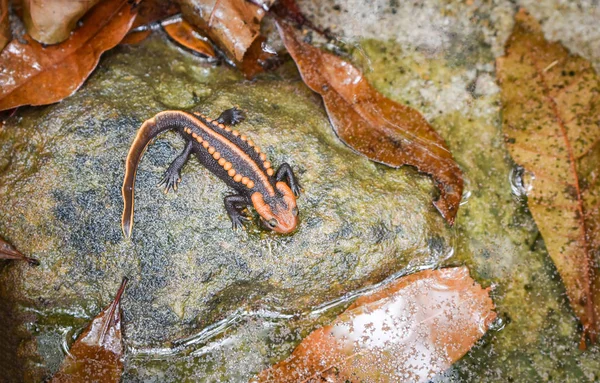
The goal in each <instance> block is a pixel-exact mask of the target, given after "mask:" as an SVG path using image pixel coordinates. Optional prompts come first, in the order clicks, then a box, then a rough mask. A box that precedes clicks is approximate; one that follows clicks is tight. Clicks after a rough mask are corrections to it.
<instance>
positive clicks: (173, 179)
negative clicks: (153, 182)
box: [158, 141, 193, 193]
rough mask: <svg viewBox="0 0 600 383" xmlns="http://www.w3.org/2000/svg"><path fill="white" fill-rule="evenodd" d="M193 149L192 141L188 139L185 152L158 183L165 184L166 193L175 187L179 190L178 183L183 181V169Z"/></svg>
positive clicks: (172, 163) (174, 161)
mask: <svg viewBox="0 0 600 383" xmlns="http://www.w3.org/2000/svg"><path fill="white" fill-rule="evenodd" d="M192 149H193V144H192V141H188V142H187V144H186V145H185V149H183V152H181V154H180V155H178V156H177V158H175V159H174V160H173V162H171V165H169V167H168V168H167V171H166V172H165V175H164V176H163V178H162V179H161V180H160V182H159V183H158V186H162V185H164V186H165V193H168V192H169V189H173V191H176V190H177V185H178V184H179V183H180V182H181V169H182V168H183V166H184V165H185V163H186V162H187V160H188V159H189V158H190V154H191V152H192Z"/></svg>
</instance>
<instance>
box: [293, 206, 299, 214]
mask: <svg viewBox="0 0 600 383" xmlns="http://www.w3.org/2000/svg"><path fill="white" fill-rule="evenodd" d="M292 214H293V215H294V216H296V215H298V208H297V207H294V208H293V209H292Z"/></svg>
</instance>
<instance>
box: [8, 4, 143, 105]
mask: <svg viewBox="0 0 600 383" xmlns="http://www.w3.org/2000/svg"><path fill="white" fill-rule="evenodd" d="M134 17H135V11H134V10H132V9H131V6H130V5H129V3H128V1H127V0H106V1H102V2H100V3H99V4H98V5H96V6H95V7H94V8H93V9H92V10H91V11H90V12H88V14H87V15H86V16H85V17H84V18H83V20H82V23H83V25H82V26H81V27H79V28H78V29H77V30H76V31H75V32H73V34H71V36H70V37H69V39H68V40H66V41H65V42H63V43H61V44H58V45H53V46H50V47H46V48H44V47H43V46H42V45H41V44H39V43H38V42H36V41H34V40H32V39H31V38H29V37H28V36H25V37H24V39H25V41H24V42H25V43H21V42H20V41H19V40H17V39H14V40H12V41H11V42H10V43H9V45H8V46H7V47H6V49H4V50H3V51H2V53H0V110H6V109H10V108H14V107H17V106H21V105H45V104H51V103H53V102H57V101H60V100H62V99H63V98H65V97H67V96H69V95H71V94H72V93H73V92H75V91H76V90H77V89H78V88H79V87H80V86H81V85H82V84H83V82H84V81H85V79H86V78H87V77H88V76H89V75H90V73H91V72H92V70H93V69H94V68H95V67H96V65H97V64H98V61H99V59H100V55H101V54H102V53H103V52H104V51H106V50H108V49H111V48H112V47H114V46H115V45H117V44H118V43H119V42H120V41H121V40H122V39H123V36H125V34H126V33H127V31H128V30H129V27H130V26H131V23H132V22H133V19H134Z"/></svg>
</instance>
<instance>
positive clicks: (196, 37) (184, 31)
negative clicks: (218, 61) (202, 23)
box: [163, 20, 215, 58]
mask: <svg viewBox="0 0 600 383" xmlns="http://www.w3.org/2000/svg"><path fill="white" fill-rule="evenodd" d="M163 28H164V30H165V32H167V34H168V35H169V37H171V38H172V39H173V40H175V41H176V42H178V43H179V44H181V45H182V46H184V47H186V48H188V49H190V50H192V51H194V52H196V53H199V54H201V55H203V56H206V57H211V58H214V57H215V50H214V49H213V47H212V45H211V43H210V42H209V41H208V39H207V38H206V37H204V36H203V35H202V34H201V33H200V32H199V31H198V30H197V29H196V28H195V27H194V26H193V25H192V24H190V23H188V22H187V21H185V20H176V21H173V22H169V23H163Z"/></svg>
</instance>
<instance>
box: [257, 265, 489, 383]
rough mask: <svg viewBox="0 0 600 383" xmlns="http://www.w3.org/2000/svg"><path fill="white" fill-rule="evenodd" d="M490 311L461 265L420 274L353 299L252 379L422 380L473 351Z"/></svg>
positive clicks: (365, 382) (279, 381)
mask: <svg viewBox="0 0 600 383" xmlns="http://www.w3.org/2000/svg"><path fill="white" fill-rule="evenodd" d="M493 310H494V304H493V302H492V300H491V299H490V297H489V295H488V291H487V290H485V289H482V288H481V286H479V285H478V284H477V283H475V281H474V280H473V279H471V277H470V276H469V271H468V269H467V268H466V267H457V268H448V269H441V270H425V271H421V272H419V273H416V274H413V275H409V276H407V277H403V278H400V279H399V280H397V281H396V282H394V283H392V284H391V285H390V286H388V287H386V288H384V289H383V290H380V291H377V292H375V293H373V294H370V295H367V296H363V297H361V298H359V299H357V300H356V301H355V302H354V303H353V304H352V305H351V306H350V307H349V308H348V309H347V310H346V311H344V312H343V313H342V314H341V315H340V316H339V317H338V318H336V319H335V321H334V322H333V323H332V324H331V325H329V326H326V327H322V328H320V329H318V330H316V331H314V332H312V333H311V334H310V335H309V336H308V337H306V338H305V339H304V340H303V341H302V342H301V343H300V345H299V346H298V347H297V348H296V349H295V350H294V352H293V353H292V355H291V356H290V357H289V358H288V359H286V360H285V361H283V362H280V363H278V364H276V365H275V366H273V367H271V368H269V369H267V370H265V371H263V372H262V373H260V374H259V376H258V377H257V378H255V379H253V380H251V381H252V382H277V383H288V382H289V383H292V382H293V383H297V382H321V381H323V382H340V383H344V382H362V383H369V382H370V383H386V382H422V381H427V380H429V379H431V378H432V377H433V376H434V375H436V374H437V373H439V372H442V371H444V370H445V369H447V368H448V367H449V366H451V365H452V363H454V362H456V361H457V360H458V359H460V358H461V357H462V356H463V355H464V354H465V353H466V352H467V351H469V349H471V347H473V345H474V344H475V342H477V340H478V339H480V338H481V337H482V336H483V334H485V332H486V331H487V329H488V328H489V326H490V324H491V323H492V322H493V320H494V319H495V318H496V314H495V312H494V311H493Z"/></svg>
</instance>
